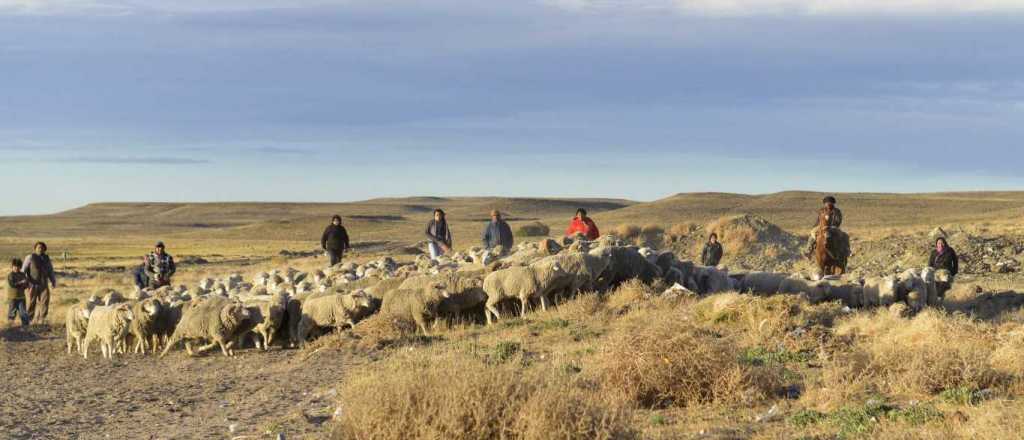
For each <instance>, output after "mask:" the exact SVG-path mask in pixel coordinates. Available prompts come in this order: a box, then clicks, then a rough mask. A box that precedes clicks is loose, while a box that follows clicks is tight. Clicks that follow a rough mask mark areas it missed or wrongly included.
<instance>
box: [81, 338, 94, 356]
mask: <svg viewBox="0 0 1024 440" xmlns="http://www.w3.org/2000/svg"><path fill="white" fill-rule="evenodd" d="M90 344H92V341H91V340H89V339H88V338H86V340H85V349H84V350H82V357H83V358H85V359H89V345H90Z"/></svg>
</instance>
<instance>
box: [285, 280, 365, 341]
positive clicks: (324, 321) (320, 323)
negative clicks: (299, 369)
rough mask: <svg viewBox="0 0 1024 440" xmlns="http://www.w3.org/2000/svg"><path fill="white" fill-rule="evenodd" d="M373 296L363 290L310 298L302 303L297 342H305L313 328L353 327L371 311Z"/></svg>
mask: <svg viewBox="0 0 1024 440" xmlns="http://www.w3.org/2000/svg"><path fill="white" fill-rule="evenodd" d="M372 306H373V298H371V297H370V295H367V294H366V293H365V292H363V291H358V292H355V293H352V294H348V295H340V294H335V295H327V296H322V297H319V298H311V299H308V300H306V301H305V302H304V303H303V304H302V318H301V319H300V320H299V343H300V344H305V343H306V341H307V338H308V337H309V334H310V332H311V331H312V330H314V329H322V328H327V327H333V328H337V327H341V326H343V325H346V324H347V325H348V326H350V327H354V326H355V325H356V322H358V321H359V320H361V319H363V318H365V317H366V316H367V315H368V314H369V313H370V311H371V309H372Z"/></svg>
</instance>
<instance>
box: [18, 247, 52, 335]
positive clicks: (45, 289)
mask: <svg viewBox="0 0 1024 440" xmlns="http://www.w3.org/2000/svg"><path fill="white" fill-rule="evenodd" d="M34 249H35V252H34V253H31V254H29V255H28V256H27V257H25V262H24V263H22V266H21V271H22V272H24V273H25V275H26V276H27V277H28V281H29V283H30V284H31V288H30V289H29V293H28V309H27V311H28V315H29V316H30V317H31V320H32V321H35V322H37V323H42V322H44V321H46V316H47V315H49V313H50V289H51V288H56V287H57V275H56V273H54V271H53V263H52V262H51V261H50V256H49V255H47V254H46V243H43V242H41V241H40V242H37V243H36V245H35V248H34Z"/></svg>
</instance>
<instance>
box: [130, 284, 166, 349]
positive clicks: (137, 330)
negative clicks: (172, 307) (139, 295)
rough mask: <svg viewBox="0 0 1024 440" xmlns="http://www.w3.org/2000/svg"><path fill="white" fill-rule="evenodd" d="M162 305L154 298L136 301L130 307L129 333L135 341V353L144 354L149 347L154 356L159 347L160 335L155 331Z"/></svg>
mask: <svg viewBox="0 0 1024 440" xmlns="http://www.w3.org/2000/svg"><path fill="white" fill-rule="evenodd" d="M163 309H164V305H163V303H161V302H160V300H158V299H156V298H149V299H146V300H143V301H138V302H136V303H135V304H133V305H132V318H133V319H132V322H131V325H130V326H129V331H130V332H131V335H132V337H133V338H134V339H135V347H134V352H135V353H142V354H146V350H147V349H148V348H150V347H152V349H153V354H156V350H157V347H159V345H160V335H159V334H158V331H157V325H158V323H157V320H158V319H159V316H160V314H161V313H163Z"/></svg>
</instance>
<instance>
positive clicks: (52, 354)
mask: <svg viewBox="0 0 1024 440" xmlns="http://www.w3.org/2000/svg"><path fill="white" fill-rule="evenodd" d="M7 325H8V324H7V323H6V322H5V323H3V324H2V327H3V328H2V330H0V340H2V341H0V372H2V375H3V380H0V383H2V384H3V392H2V393H0V437H2V438H5V439H8V438H9V439H129V438H130V439H191V438H239V439H242V438H246V439H255V438H276V436H277V434H278V433H283V434H284V435H285V436H286V438H288V439H295V438H321V437H323V435H324V434H325V433H327V432H328V427H327V426H326V425H325V422H327V421H328V420H330V417H331V415H332V414H333V412H334V407H333V404H334V403H333V401H334V399H333V395H334V393H335V388H334V387H335V386H336V384H337V383H338V382H339V380H340V379H341V377H342V375H343V374H344V371H345V370H346V369H347V368H348V367H349V366H351V365H350V363H347V362H346V359H345V357H344V356H343V355H342V354H341V353H340V352H337V351H330V350H321V351H317V352H306V351H301V350H284V349H281V348H277V347H275V348H272V349H271V351H270V352H269V353H258V352H256V351H254V350H242V351H239V352H237V353H236V356H235V357H234V358H230V359H224V358H223V357H222V356H221V355H220V354H219V353H218V354H215V355H214V354H210V355H206V356H202V357H198V358H188V357H187V356H186V355H185V353H184V352H181V351H175V352H172V353H169V354H168V355H167V357H166V358H164V359H157V358H155V357H153V356H146V357H143V356H141V355H128V356H122V357H119V358H117V359H115V360H114V361H113V362H111V361H108V360H105V359H102V358H101V357H100V356H99V355H98V353H97V350H95V346H94V347H93V348H94V350H93V353H90V357H89V359H83V358H82V357H81V356H69V355H67V354H66V353H65V347H66V346H65V344H64V335H63V328H62V327H60V328H56V329H54V330H49V329H39V328H37V329H32V331H31V332H25V331H22V330H21V329H17V328H7ZM94 353H95V354H94ZM94 356H95V357H94ZM232 431H233V432H232Z"/></svg>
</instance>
